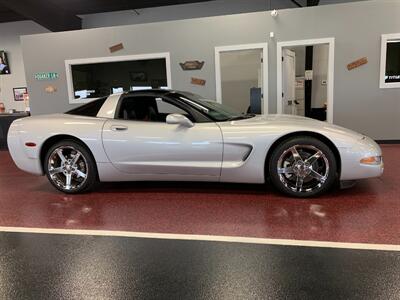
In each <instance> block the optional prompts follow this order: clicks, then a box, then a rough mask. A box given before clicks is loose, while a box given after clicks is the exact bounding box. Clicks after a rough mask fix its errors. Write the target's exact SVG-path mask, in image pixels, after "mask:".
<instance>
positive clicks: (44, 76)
mask: <svg viewBox="0 0 400 300" xmlns="http://www.w3.org/2000/svg"><path fill="white" fill-rule="evenodd" d="M58 77H59V76H58V73H56V72H41V73H36V74H35V79H36V80H55V79H58Z"/></svg>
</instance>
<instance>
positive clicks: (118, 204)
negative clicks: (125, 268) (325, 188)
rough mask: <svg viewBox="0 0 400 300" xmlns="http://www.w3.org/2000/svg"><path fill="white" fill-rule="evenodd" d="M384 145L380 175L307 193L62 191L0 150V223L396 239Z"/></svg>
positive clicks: (399, 211)
mask: <svg viewBox="0 0 400 300" xmlns="http://www.w3.org/2000/svg"><path fill="white" fill-rule="evenodd" d="M382 149H383V152H384V158H385V166H386V169H385V173H384V175H383V177H382V178H377V179H369V180H365V181H361V182H359V183H358V185H357V186H356V187H354V188H352V189H348V190H336V191H333V192H331V193H329V194H327V195H324V196H322V197H320V198H316V199H309V200H298V199H291V198H287V197H285V196H282V195H280V194H278V193H276V192H275V191H274V190H272V189H270V188H268V187H265V186H259V185H240V184H208V183H179V182H178V183H159V182H148V183H142V182H136V183H135V182H131V183H115V184H114V183H113V184H111V183H107V184H102V185H101V186H100V187H99V188H98V190H96V191H95V192H93V193H90V194H84V195H74V196H67V195H64V194H62V193H59V192H57V191H56V190H54V189H53V188H52V186H51V185H50V184H49V183H48V182H47V179H46V178H45V177H37V176H33V175H29V174H26V173H24V172H22V171H20V170H18V169H17V168H16V166H15V165H14V164H13V162H12V160H11V158H10V156H9V154H8V152H6V151H0V226H15V227H44V228H66V229H68V228H75V229H77V228H78V229H94V230H97V229H99V230H124V231H143V232H162V233H163V232H164V233H184V234H205V235H225V236H232V235H233V236H246V237H260V238H283V239H299V240H320V241H335V242H356V243H357V242H362V243H378V244H400V234H399V232H400V218H399V215H400V185H399V184H398V182H400V172H398V170H399V169H400V160H399V159H398V157H399V155H400V145H383V146H382Z"/></svg>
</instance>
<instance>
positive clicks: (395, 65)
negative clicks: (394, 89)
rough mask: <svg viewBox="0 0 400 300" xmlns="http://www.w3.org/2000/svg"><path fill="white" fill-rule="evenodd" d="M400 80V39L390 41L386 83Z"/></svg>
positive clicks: (387, 53)
mask: <svg viewBox="0 0 400 300" xmlns="http://www.w3.org/2000/svg"><path fill="white" fill-rule="evenodd" d="M396 82H400V41H388V43H387V50H386V74H385V83H396Z"/></svg>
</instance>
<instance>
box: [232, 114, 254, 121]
mask: <svg viewBox="0 0 400 300" xmlns="http://www.w3.org/2000/svg"><path fill="white" fill-rule="evenodd" d="M255 116H256V115H255V114H243V115H240V116H235V117H232V118H229V119H228V120H227V121H238V120H244V119H250V118H254V117H255Z"/></svg>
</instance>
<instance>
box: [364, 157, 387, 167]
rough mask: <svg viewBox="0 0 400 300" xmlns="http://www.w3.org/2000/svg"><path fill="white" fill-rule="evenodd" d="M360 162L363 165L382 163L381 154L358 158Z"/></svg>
mask: <svg viewBox="0 0 400 300" xmlns="http://www.w3.org/2000/svg"><path fill="white" fill-rule="evenodd" d="M360 163H362V164H364V165H380V164H381V163H382V156H370V157H364V158H363V159H361V160H360Z"/></svg>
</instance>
